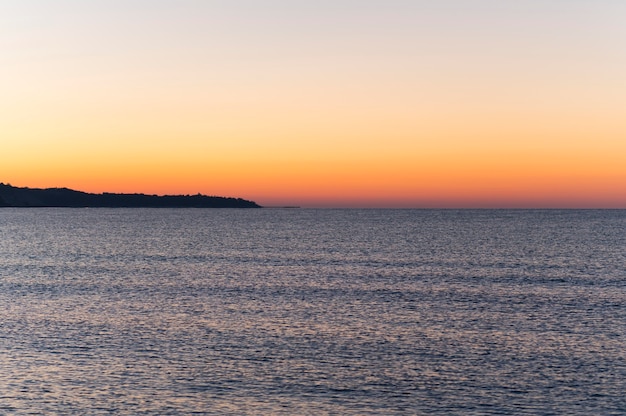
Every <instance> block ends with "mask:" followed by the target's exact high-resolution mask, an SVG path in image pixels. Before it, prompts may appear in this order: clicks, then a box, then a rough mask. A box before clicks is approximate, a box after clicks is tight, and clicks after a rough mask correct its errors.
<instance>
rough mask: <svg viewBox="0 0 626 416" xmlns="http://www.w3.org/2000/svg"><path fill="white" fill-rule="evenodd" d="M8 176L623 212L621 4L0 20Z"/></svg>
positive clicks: (59, 4)
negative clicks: (600, 208) (607, 208)
mask: <svg viewBox="0 0 626 416" xmlns="http://www.w3.org/2000/svg"><path fill="white" fill-rule="evenodd" d="M0 39H1V40H0V51H1V53H0V91H2V98H0V114H2V115H1V116H0V138H1V139H0V140H1V145H2V147H3V152H2V154H3V159H4V161H3V163H2V164H0V180H3V181H5V182H6V181H8V182H12V183H14V184H16V185H32V186H71V187H75V188H80V189H84V190H89V191H104V190H108V191H141V192H156V193H171V192H181V193H195V192H203V193H209V194H224V195H235V196H241V197H245V198H251V199H255V200H257V201H258V202H260V203H262V204H263V203H265V204H282V203H285V204H301V205H311V206H313V205H329V206H334V205H341V206H343V205H368V206H371V205H383V206H384V205H389V204H392V205H394V206H423V205H430V204H434V205H437V204H440V205H441V204H444V205H445V204H447V205H464V204H465V205H481V204H483V205H490V204H491V205H494V204H495V205H507V204H508V205H511V204H512V205H516V204H517V205H529V204H530V205H550V206H552V205H572V206H573V205H575V206H626V185H625V184H626V139H624V137H626V134H625V133H626V114H625V113H626V110H625V108H626V106H625V105H624V104H626V103H625V101H626V98H625V97H626V83H625V82H624V76H623V74H624V73H626V3H624V2H621V1H608V0H604V1H524V2H502V1H498V2H496V1H458V0H457V1H452V0H450V1H437V2H420V1H405V2H401V1H386V2H373V1H369V2H368V1H365V2H353V1H349V2H348V1H333V2H330V1H317V2H293V1H291V2H287V1H256V2H255V1H239V2H236V1H229V2H226V1H222V2H220V1H213V2H211V1H176V2H174V1H150V2H148V1H124V2H122V1H106V2H104V1H90V2H84V1H54V2H52V1H47V2H46V1H20V2H3V3H2V4H0Z"/></svg>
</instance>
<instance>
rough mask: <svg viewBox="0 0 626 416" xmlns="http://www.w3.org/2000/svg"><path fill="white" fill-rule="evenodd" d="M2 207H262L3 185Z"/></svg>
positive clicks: (190, 197)
mask: <svg viewBox="0 0 626 416" xmlns="http://www.w3.org/2000/svg"><path fill="white" fill-rule="evenodd" d="M0 207H63V208H87V207H91V208H261V206H260V205H258V204H257V203H256V202H254V201H248V200H245V199H241V198H229V197H221V196H207V195H201V194H197V195H146V194H141V193H138V194H122V193H109V192H104V193H101V194H93V193H87V192H82V191H76V190H73V189H69V188H45V189H42V188H27V187H15V186H11V185H10V184H4V183H0Z"/></svg>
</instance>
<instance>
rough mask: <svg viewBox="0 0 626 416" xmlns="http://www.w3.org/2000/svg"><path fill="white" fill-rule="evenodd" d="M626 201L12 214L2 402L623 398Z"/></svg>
mask: <svg viewBox="0 0 626 416" xmlns="http://www.w3.org/2000/svg"><path fill="white" fill-rule="evenodd" d="M625 226H626V211H451V210H448V211H428V210H427V211H412V210H336V211H334V210H274V209H269V210H193V209H189V210H187V209H181V210H167V209H163V210H143V209H135V210H132V209H131V210H124V209H117V210H116V209H110V210H109V209H85V210H80V209H32V210H28V209H2V210H0V302H2V309H1V310H0V368H1V369H2V371H1V372H0V414H2V413H63V414H86V413H87V414H97V413H121V414H123V413H127V414H141V413H144V414H176V413H181V414H189V413H193V412H198V413H201V414H566V413H567V414H625V413H626V399H625V398H624V397H623V392H624V391H626V338H625V335H626V308H625V305H626V267H625V265H626V233H625V232H624V231H625V230H626V227H625Z"/></svg>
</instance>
